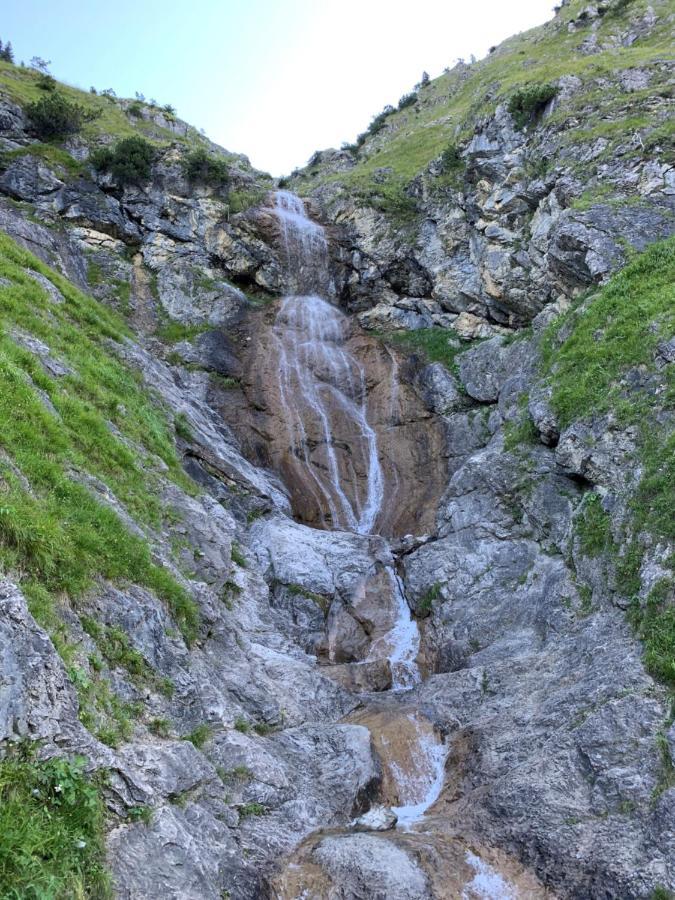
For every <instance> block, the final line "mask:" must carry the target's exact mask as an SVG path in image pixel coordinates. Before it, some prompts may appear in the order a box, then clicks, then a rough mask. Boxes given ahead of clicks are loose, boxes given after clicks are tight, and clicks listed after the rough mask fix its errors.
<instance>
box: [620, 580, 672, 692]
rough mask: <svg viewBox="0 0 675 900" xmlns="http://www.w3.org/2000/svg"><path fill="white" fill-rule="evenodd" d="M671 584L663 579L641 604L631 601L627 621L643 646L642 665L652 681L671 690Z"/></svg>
mask: <svg viewBox="0 0 675 900" xmlns="http://www.w3.org/2000/svg"><path fill="white" fill-rule="evenodd" d="M674 588H675V582H673V580H672V579H667V578H664V579H662V580H661V581H660V582H658V583H657V585H656V586H655V587H654V588H653V589H652V591H651V592H650V594H649V596H648V598H647V601H646V603H645V604H644V605H641V604H640V603H639V602H638V601H637V600H634V601H633V603H632V605H631V607H630V610H629V618H630V620H631V623H632V624H633V626H634V628H635V629H636V631H637V633H638V635H639V636H640V638H641V640H642V641H643V642H644V644H645V666H646V668H647V671H648V672H650V674H651V675H653V676H654V678H658V679H659V680H660V681H663V682H664V683H665V684H668V685H669V686H670V687H671V688H675V596H674V594H675V590H674Z"/></svg>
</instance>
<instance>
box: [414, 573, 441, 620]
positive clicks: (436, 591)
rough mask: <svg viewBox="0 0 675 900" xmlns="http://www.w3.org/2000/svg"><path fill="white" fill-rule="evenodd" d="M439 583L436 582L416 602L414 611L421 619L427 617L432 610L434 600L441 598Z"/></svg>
mask: <svg viewBox="0 0 675 900" xmlns="http://www.w3.org/2000/svg"><path fill="white" fill-rule="evenodd" d="M441 587H442V585H441V583H440V581H436V582H435V583H434V584H432V585H431V587H430V588H429V589H428V590H427V591H426V592H425V593H424V594H423V595H422V596H421V597H420V599H419V600H418V601H417V604H416V607H415V610H416V612H417V615H418V616H420V617H421V618H423V617H424V616H428V615H429V614H430V612H431V610H432V608H433V604H434V600H438V598H439V597H440V596H441Z"/></svg>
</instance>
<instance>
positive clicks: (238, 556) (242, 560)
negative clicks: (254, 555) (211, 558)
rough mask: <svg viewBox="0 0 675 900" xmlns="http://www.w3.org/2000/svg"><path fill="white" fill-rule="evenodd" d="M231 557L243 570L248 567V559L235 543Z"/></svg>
mask: <svg viewBox="0 0 675 900" xmlns="http://www.w3.org/2000/svg"><path fill="white" fill-rule="evenodd" d="M230 556H231V557H232V562H235V563H236V564H237V565H238V566H240V567H241V568H242V569H245V568H246V567H247V566H248V563H247V562H246V557H245V556H244V554H243V553H242V552H241V550H240V549H239V546H238V545H237V544H235V543H233V544H232V548H231V550H230Z"/></svg>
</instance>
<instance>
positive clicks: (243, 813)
mask: <svg viewBox="0 0 675 900" xmlns="http://www.w3.org/2000/svg"><path fill="white" fill-rule="evenodd" d="M267 812H268V810H267V807H266V806H263V804H262V803H256V802H255V801H254V802H252V803H244V805H243V806H240V807H239V820H240V821H241V820H242V819H245V818H247V817H248V816H266V815H267Z"/></svg>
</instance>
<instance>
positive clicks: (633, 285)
mask: <svg viewBox="0 0 675 900" xmlns="http://www.w3.org/2000/svg"><path fill="white" fill-rule="evenodd" d="M674 250H675V238H671V239H669V240H667V241H663V242H660V243H657V244H653V245H652V246H651V247H649V248H648V249H647V250H646V251H645V252H644V253H642V254H640V255H639V256H636V257H635V258H634V259H633V260H632V261H631V262H630V263H629V264H628V265H627V266H626V267H625V269H623V271H621V272H620V273H619V274H617V275H616V276H614V278H612V279H611V281H610V282H609V283H608V284H607V285H606V286H605V287H603V288H602V289H601V290H600V291H597V292H595V293H593V294H592V295H590V296H588V297H585V298H583V299H582V300H581V302H580V303H579V304H578V305H577V307H575V308H574V309H572V310H571V311H570V312H569V313H568V314H567V315H566V316H565V317H563V318H562V319H561V320H559V321H558V322H556V323H554V325H552V326H551V328H550V329H549V331H548V333H547V335H546V339H545V342H544V348H543V364H544V369H545V371H546V372H548V374H549V378H550V382H551V386H552V388H553V393H552V398H551V405H552V408H553V409H554V411H555V413H556V417H557V419H558V422H559V424H560V425H561V426H562V427H565V426H566V425H568V424H569V423H570V422H572V421H573V420H574V419H575V418H578V417H579V416H580V415H583V416H584V417H587V418H591V417H593V416H597V415H601V414H605V413H610V414H611V415H612V417H613V418H614V420H615V421H617V422H618V424H619V425H620V426H622V427H627V426H632V427H633V428H634V429H635V430H636V432H637V434H638V447H637V452H638V454H639V460H640V467H641V472H642V477H641V479H640V482H639V484H638V485H637V488H636V489H635V491H634V493H633V495H632V497H631V498H630V500H629V507H628V510H629V513H630V517H629V521H628V522H626V523H624V528H623V534H621V535H619V534H617V535H615V537H614V538H613V537H612V534H611V532H610V529H609V525H610V520H609V515H608V514H607V512H606V511H605V510H603V508H602V505H601V502H600V497H599V496H598V495H597V494H591V495H590V496H589V497H588V498H587V500H586V501H585V503H584V506H583V508H582V512H581V514H580V516H579V518H578V519H577V536H578V539H579V541H580V547H581V549H582V551H583V552H585V553H586V554H587V555H589V556H591V557H592V556H597V555H598V554H600V553H602V552H606V553H608V554H610V556H611V558H612V560H613V562H614V566H615V571H616V579H617V588H618V590H619V591H620V592H621V594H622V595H623V596H625V597H627V598H629V599H630V598H631V597H633V598H634V599H633V601H632V605H631V608H630V614H629V617H630V619H631V621H632V623H633V625H634V626H635V628H636V629H637V631H638V634H639V635H640V637H641V638H642V640H643V641H644V644H645V663H646V665H647V667H648V668H649V670H650V672H651V673H652V674H653V675H655V677H658V678H660V679H662V680H664V681H666V682H667V683H670V684H675V676H674V674H673V673H675V606H674V605H673V600H672V596H670V595H668V596H667V595H666V594H664V593H663V587H661V588H659V591H657V592H656V593H654V592H652V594H651V595H650V597H649V598H648V599H647V601H646V602H645V603H644V604H641V603H640V601H639V600H638V599H637V598H636V597H635V596H634V595H635V594H636V593H637V591H638V589H639V587H640V578H639V570H640V565H641V561H642V557H643V555H644V543H643V536H644V535H651V536H652V538H651V539H652V540H653V539H654V538H656V539H657V540H666V541H672V540H673V539H674V538H675V522H674V520H673V516H672V510H673V508H675V435H673V434H672V433H668V429H667V427H665V426H660V425H659V424H658V423H657V421H656V420H655V419H654V415H653V408H654V394H653V393H652V392H651V390H650V388H649V387H647V388H639V389H634V388H631V387H629V381H628V376H629V373H630V372H635V371H637V370H640V371H641V372H642V373H643V374H644V373H647V372H652V373H655V372H656V364H655V351H656V349H657V347H658V345H659V343H660V342H661V341H663V340H664V339H666V338H667V337H668V336H670V335H672V334H673V331H674V330H675V303H674V302H673V288H672V285H673V283H675V253H674V252H673V251H674ZM563 336H564V337H563ZM664 377H665V379H666V381H667V382H668V384H667V386H666V388H665V390H664V391H663V393H662V398H663V399H662V401H661V402H665V403H668V402H669V400H668V398H669V396H672V390H673V388H672V375H670V376H668V375H665V376H664ZM659 393H661V392H659ZM670 565H672V560H671V562H670ZM669 596H670V599H669Z"/></svg>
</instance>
